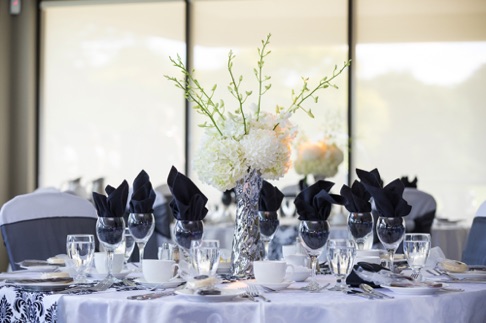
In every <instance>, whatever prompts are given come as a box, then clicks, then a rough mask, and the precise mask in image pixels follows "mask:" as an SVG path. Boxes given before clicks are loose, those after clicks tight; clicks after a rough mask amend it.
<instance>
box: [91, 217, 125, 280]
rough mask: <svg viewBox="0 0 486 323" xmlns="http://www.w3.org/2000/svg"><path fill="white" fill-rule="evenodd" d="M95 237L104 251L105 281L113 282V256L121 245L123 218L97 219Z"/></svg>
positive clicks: (123, 232) (123, 233)
mask: <svg viewBox="0 0 486 323" xmlns="http://www.w3.org/2000/svg"><path fill="white" fill-rule="evenodd" d="M96 235H97V236H98V240H99V241H100V242H101V245H102V246H103V248H104V250H105V251H106V255H107V257H106V267H107V268H108V275H107V276H106V278H105V280H108V281H111V282H115V281H116V278H115V277H114V276H113V256H114V253H115V249H116V248H118V247H119V246H120V245H121V244H122V243H123V238H124V235H125V220H124V219H123V217H98V220H97V221H96Z"/></svg>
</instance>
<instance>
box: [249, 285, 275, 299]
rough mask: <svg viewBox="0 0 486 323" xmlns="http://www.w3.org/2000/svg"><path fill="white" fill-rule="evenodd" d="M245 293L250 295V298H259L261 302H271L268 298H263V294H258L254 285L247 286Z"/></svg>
mask: <svg viewBox="0 0 486 323" xmlns="http://www.w3.org/2000/svg"><path fill="white" fill-rule="evenodd" d="M246 293H247V294H248V295H250V296H251V297H259V298H261V299H262V300H264V301H265V302H268V303H270V302H271V301H270V300H269V299H268V298H266V297H265V296H263V294H262V293H261V292H260V290H259V289H258V287H256V286H255V285H249V286H248V287H247V288H246Z"/></svg>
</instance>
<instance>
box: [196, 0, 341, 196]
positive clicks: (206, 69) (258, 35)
mask: <svg viewBox="0 0 486 323" xmlns="http://www.w3.org/2000/svg"><path fill="white" fill-rule="evenodd" d="M346 10H347V7H346V2H343V1H336V0H334V1H322V0H305V1H290V0H285V1H282V0H272V1H224V2H223V1H206V0H205V1H195V2H194V26H193V31H194V36H193V42H194V68H195V69H196V73H197V77H198V79H199V80H200V81H201V83H203V84H204V85H206V87H207V88H208V89H210V88H211V87H212V86H213V85H214V84H217V85H218V89H217V91H216V95H215V97H216V98H217V99H220V98H221V99H223V100H224V102H225V106H226V109H227V111H233V110H235V109H236V108H237V107H238V102H237V101H236V99H235V98H234V97H232V96H231V94H230V93H229V91H228V90H227V87H228V85H229V83H230V77H229V73H228V70H227V59H228V52H229V51H230V50H232V51H233V52H234V54H235V55H236V58H235V60H234V73H235V75H236V77H238V76H239V75H242V76H243V83H242V85H241V88H242V89H243V90H244V91H246V90H250V91H253V94H252V95H251V96H250V98H249V99H248V100H247V101H246V102H245V109H249V105H250V104H252V103H256V102H257V93H258V88H257V82H256V79H255V76H254V74H253V69H254V68H256V67H257V66H256V62H257V61H258V53H257V48H258V47H260V46H261V40H263V39H265V38H266V36H267V34H268V33H271V34H272V37H271V40H270V45H269V49H270V50H271V51H272V52H271V54H270V55H269V56H267V58H266V59H265V65H264V74H265V75H269V76H271V80H270V83H271V84H272V87H271V89H270V90H269V91H268V92H267V93H266V94H265V95H264V96H263V100H262V106H263V108H262V109H264V110H265V111H267V112H273V111H275V110H274V108H275V106H276V105H277V104H278V105H280V106H284V107H288V106H289V105H290V103H291V91H292V89H295V90H296V91H298V90H299V89H300V87H301V86H302V81H301V77H309V82H310V86H311V85H316V84H317V83H318V82H319V80H320V79H321V78H322V77H324V76H329V75H332V71H333V68H334V65H338V66H341V65H342V64H343V62H344V61H345V60H346V58H347V50H348V47H347V41H346ZM269 13H271V14H269ZM336 84H337V85H338V86H339V88H340V89H339V90H335V89H326V90H323V91H320V92H318V96H319V101H318V103H317V104H315V103H313V101H312V100H308V101H307V102H306V103H305V107H306V108H311V109H312V112H313V113H314V115H315V119H311V118H309V117H308V116H307V115H306V114H305V113H303V112H302V111H297V112H296V114H295V115H294V116H293V117H292V119H291V121H292V122H293V123H294V124H296V125H298V126H299V132H300V135H304V134H305V135H306V136H307V137H309V138H310V139H312V140H316V139H320V138H321V137H322V135H323V134H324V132H326V131H329V129H330V128H333V129H337V132H338V134H339V138H338V140H339V141H340V146H341V148H342V149H343V151H344V152H345V154H346V139H345V138H343V137H346V134H347V129H346V118H347V112H346V111H347V100H346V96H347V86H346V84H347V74H346V73H344V74H343V75H341V76H340V77H339V78H338V80H337V81H336ZM204 121H205V119H204V118H203V117H202V116H201V115H198V114H196V113H194V112H193V113H191V128H190V130H191V150H190V153H191V156H194V154H197V148H198V144H199V140H200V138H201V134H202V129H201V128H199V127H197V125H198V124H201V123H202V122H204ZM343 139H344V140H343ZM255 144H258V143H255ZM294 158H295V156H294ZM191 159H192V158H191ZM191 170H192V168H191ZM346 176H347V164H346V162H345V163H342V164H341V166H340V167H339V173H338V174H337V175H336V176H335V177H334V178H332V179H331V180H333V181H335V182H339V184H336V186H335V189H337V190H339V188H340V187H341V184H342V183H343V182H344V181H346ZM191 177H192V178H195V179H196V178H197V174H195V173H194V172H193V173H191ZM302 177H303V176H302V175H298V174H296V172H295V170H294V169H292V168H291V169H290V171H289V172H288V173H287V174H286V175H285V176H284V177H283V178H281V179H280V180H278V181H273V182H272V183H273V184H274V185H277V186H278V187H280V188H283V187H285V186H288V185H295V184H297V182H298V181H299V179H301V178H302ZM198 185H201V187H203V188H204V191H205V192H212V193H211V194H214V195H213V196H214V201H216V202H217V201H219V198H220V195H219V194H220V193H219V192H218V191H216V190H213V189H212V188H210V187H209V186H207V185H202V184H198ZM208 194H209V193H208Z"/></svg>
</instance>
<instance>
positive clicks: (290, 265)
mask: <svg viewBox="0 0 486 323" xmlns="http://www.w3.org/2000/svg"><path fill="white" fill-rule="evenodd" d="M288 267H290V268H291V269H292V274H291V275H292V276H293V275H294V273H295V266H294V265H292V264H287V268H288Z"/></svg>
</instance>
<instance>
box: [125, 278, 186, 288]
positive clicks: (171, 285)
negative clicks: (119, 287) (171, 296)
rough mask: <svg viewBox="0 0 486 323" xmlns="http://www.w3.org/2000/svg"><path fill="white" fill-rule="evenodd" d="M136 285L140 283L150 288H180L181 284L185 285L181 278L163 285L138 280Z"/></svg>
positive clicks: (141, 279)
mask: <svg viewBox="0 0 486 323" xmlns="http://www.w3.org/2000/svg"><path fill="white" fill-rule="evenodd" d="M134 281H135V282H136V283H139V284H140V285H143V286H145V287H148V288H154V287H157V288H176V287H177V286H180V285H181V284H183V283H185V280H184V279H181V278H173V279H171V280H169V281H168V282H163V283H151V282H147V281H145V279H143V278H138V279H135V280H134Z"/></svg>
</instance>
